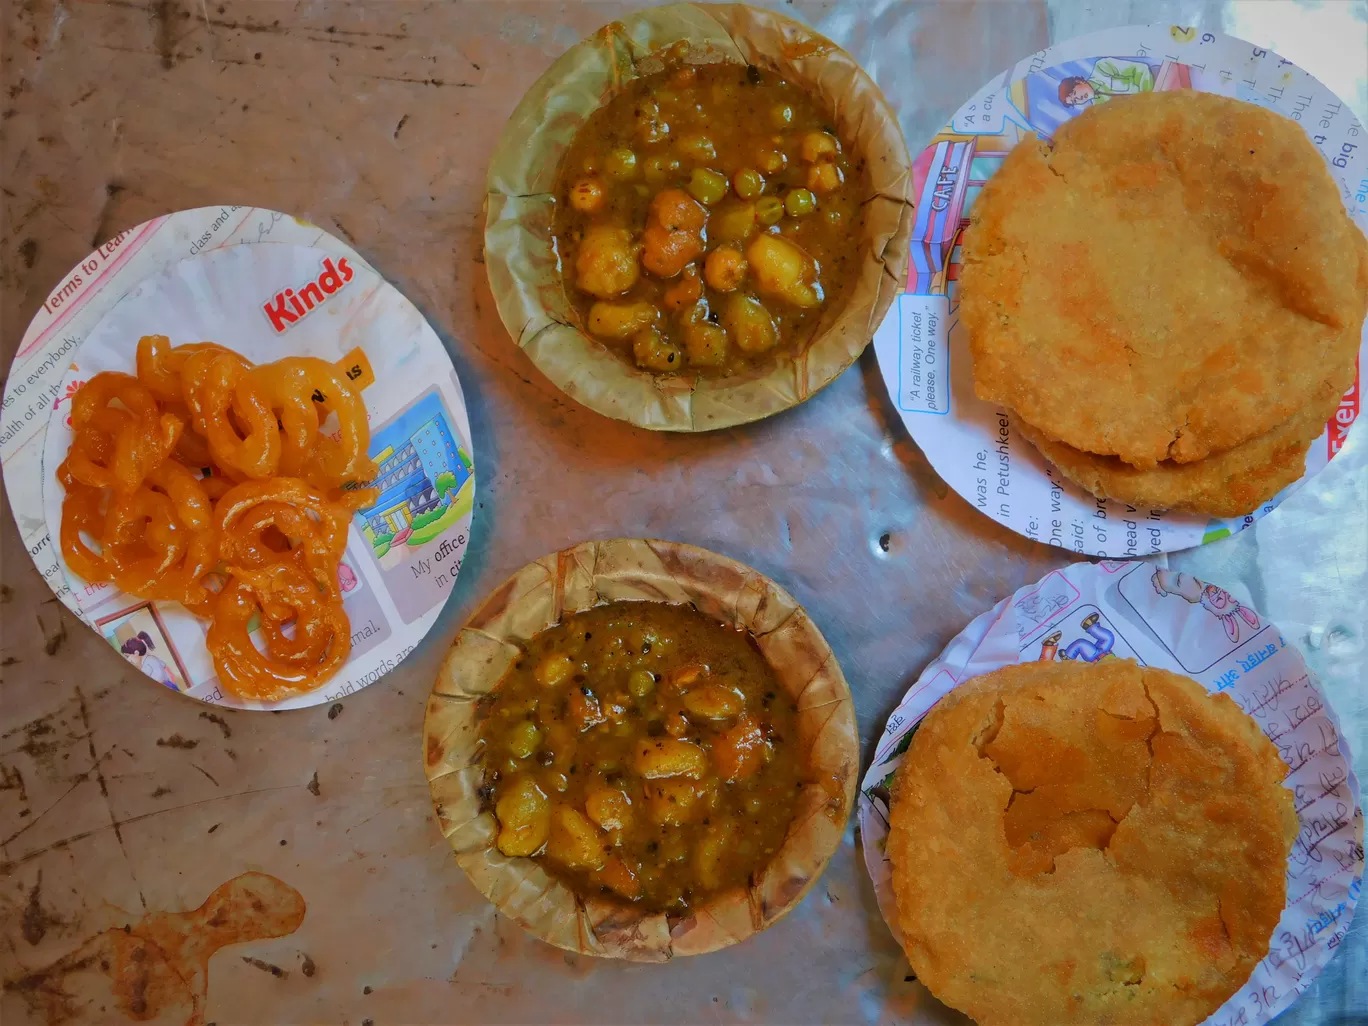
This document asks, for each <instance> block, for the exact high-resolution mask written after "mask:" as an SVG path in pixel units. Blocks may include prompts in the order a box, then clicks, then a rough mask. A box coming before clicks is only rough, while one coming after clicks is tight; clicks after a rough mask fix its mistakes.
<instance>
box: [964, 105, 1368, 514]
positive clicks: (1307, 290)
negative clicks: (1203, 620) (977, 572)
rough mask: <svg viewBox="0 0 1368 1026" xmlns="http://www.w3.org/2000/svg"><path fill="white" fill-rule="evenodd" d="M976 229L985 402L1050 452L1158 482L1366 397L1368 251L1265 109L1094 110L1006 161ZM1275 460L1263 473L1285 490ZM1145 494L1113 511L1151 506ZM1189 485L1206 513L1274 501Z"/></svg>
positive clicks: (976, 318) (1306, 145) (969, 308)
mask: <svg viewBox="0 0 1368 1026" xmlns="http://www.w3.org/2000/svg"><path fill="white" fill-rule="evenodd" d="M972 217H973V220H972V224H971V226H970V228H969V230H968V231H967V232H966V234H965V239H964V248H963V259H964V264H963V269H962V272H961V277H960V288H961V292H960V313H961V317H962V321H963V324H964V327H965V329H966V332H967V335H968V340H969V346H970V351H971V353H972V357H973V368H974V384H975V390H976V392H977V394H978V395H979V397H980V398H982V399H985V400H988V401H990V402H993V403H997V404H1001V405H1004V406H1007V407H1010V408H1011V409H1013V410H1015V411H1016V412H1017V413H1018V414H1019V417H1020V419H1022V420H1024V421H1026V422H1027V423H1029V425H1030V426H1031V427H1032V428H1033V433H1034V435H1036V436H1038V437H1041V438H1043V439H1045V440H1047V441H1049V442H1054V443H1059V444H1062V445H1065V446H1068V447H1070V448H1071V449H1074V450H1077V451H1079V452H1081V453H1087V454H1093V455H1096V456H1101V457H1115V458H1116V459H1117V460H1118V461H1120V462H1123V463H1125V464H1129V465H1130V466H1133V467H1136V468H1138V469H1140V470H1144V471H1153V470H1156V469H1165V468H1171V467H1173V466H1177V465H1187V464H1192V463H1194V462H1198V461H1202V460H1205V459H1207V458H1209V457H1212V456H1215V455H1219V454H1222V453H1226V452H1229V451H1231V450H1234V449H1235V448H1236V447H1238V446H1242V445H1245V444H1246V443H1251V442H1254V441H1256V440H1259V439H1264V440H1265V444H1264V445H1263V447H1262V448H1260V447H1258V446H1256V447H1255V448H1256V449H1258V450H1259V451H1260V452H1263V451H1265V450H1267V449H1268V448H1269V447H1268V445H1267V444H1266V441H1267V439H1268V437H1269V436H1270V433H1272V432H1276V431H1277V430H1278V429H1279V428H1280V427H1282V426H1283V425H1286V424H1287V422H1289V421H1291V420H1293V419H1295V418H1298V417H1302V416H1304V415H1307V414H1309V413H1311V412H1312V411H1318V410H1324V409H1327V408H1328V409H1333V407H1334V404H1335V403H1336V402H1337V401H1338V400H1339V398H1340V396H1341V395H1342V394H1343V393H1344V391H1345V390H1346V389H1348V388H1349V387H1350V386H1351V385H1352V383H1353V381H1354V374H1355V357H1356V354H1357V352H1358V348H1359V344H1360V337H1361V332H1362V327H1363V320H1364V315H1365V312H1368V243H1365V240H1364V237H1363V234H1362V232H1360V231H1359V229H1358V228H1357V226H1356V225H1355V224H1354V222H1353V221H1352V220H1351V219H1350V217H1349V215H1348V213H1347V212H1346V211H1345V209H1344V205H1343V203H1342V201H1341V198H1340V191H1339V189H1338V187H1337V186H1336V183H1335V181H1334V179H1333V178H1332V177H1331V175H1330V173H1329V170H1328V168H1327V165H1326V162H1325V159H1324V157H1323V156H1322V155H1321V153H1320V152H1319V151H1318V150H1317V148H1316V146H1315V145H1314V144H1313V143H1312V142H1311V140H1310V138H1309V137H1308V136H1307V134H1306V132H1305V131H1304V129H1303V128H1302V127H1301V126H1300V125H1298V124H1297V123H1296V122H1295V121H1292V120H1290V119H1288V118H1285V117H1282V116H1281V115H1278V114H1276V113H1274V112H1272V111H1269V110H1266V109H1264V108H1262V107H1259V106H1256V105H1254V104H1251V103H1245V102H1242V101H1239V100H1234V99H1229V98H1226V97H1221V96H1216V95H1212V94H1208V93H1201V92H1196V91H1193V90H1179V91H1173V92H1158V93H1148V94H1140V95H1137V96H1133V97H1126V98H1121V99H1117V100H1114V101H1112V102H1110V103H1107V104H1103V105H1100V106H1097V107H1095V108H1093V109H1090V110H1088V111H1086V112H1084V113H1083V114H1081V115H1079V116H1078V117H1077V118H1075V119H1073V120H1071V121H1069V122H1067V123H1066V124H1064V125H1063V126H1062V127H1061V128H1060V129H1059V131H1058V133H1057V134H1056V136H1055V139H1054V141H1053V145H1052V146H1051V145H1049V144H1047V143H1045V142H1044V141H1041V140H1028V141H1025V142H1023V143H1022V144H1020V145H1018V146H1017V147H1016V148H1015V149H1013V150H1012V152H1011V153H1010V154H1009V155H1008V157H1007V158H1006V159H1005V161H1004V162H1003V165H1002V167H1001V169H1000V170H999V171H998V172H997V174H995V175H994V176H993V178H992V179H991V180H990V181H989V182H988V184H987V185H986V186H985V187H984V189H983V192H982V194H981V195H980V196H979V198H978V200H977V202H976V203H975V205H974V207H973V215H972ZM1298 433H1299V434H1300V433H1302V432H1298ZM1318 433H1319V432H1315V434H1318ZM1312 437H1314V434H1313V435H1312V436H1311V437H1308V438H1306V440H1305V442H1306V444H1304V445H1302V452H1303V453H1304V452H1305V449H1306V447H1307V445H1309V443H1310V441H1311V438H1312ZM1297 444H1301V443H1300V442H1299V443H1297ZM1046 455H1047V456H1049V453H1046ZM1247 456H1248V453H1246V454H1245V457H1247ZM1279 460H1282V462H1283V464H1286V462H1287V461H1286V457H1285V455H1274V456H1270V457H1269V459H1268V461H1267V464H1263V465H1260V467H1259V468H1258V469H1259V470H1261V471H1268V472H1267V473H1262V474H1259V475H1256V478H1257V479H1258V480H1263V479H1265V478H1266V479H1267V481H1268V482H1269V483H1271V482H1273V481H1281V480H1282V479H1283V478H1284V477H1285V476H1286V475H1285V473H1282V472H1279V471H1274V470H1272V469H1271V468H1270V466H1269V465H1271V464H1273V463H1276V462H1278V461H1279ZM1061 469H1064V470H1065V471H1066V473H1068V467H1067V466H1065V467H1062V468H1061ZM1229 470H1230V468H1229V467H1228V466H1227V467H1225V468H1219V469H1217V470H1215V471H1213V472H1212V474H1213V475H1214V476H1215V477H1216V478H1230V477H1231V476H1232V475H1231V474H1230V472H1229ZM1069 476H1071V477H1074V478H1075V480H1082V483H1084V484H1085V485H1087V481H1086V480H1083V479H1084V478H1087V477H1088V476H1089V475H1088V474H1080V473H1073V474H1069ZM1094 476H1095V475H1094ZM1236 476H1238V475H1236ZM1298 476H1299V475H1298ZM1112 477H1113V478H1117V477H1118V475H1112ZM1131 483H1133V482H1128V481H1119V480H1114V481H1113V482H1112V484H1113V490H1114V492H1115V494H1112V495H1111V497H1114V498H1119V499H1124V500H1125V501H1130V502H1135V503H1136V504H1142V502H1141V501H1137V500H1142V501H1143V498H1144V497H1143V496H1142V495H1141V493H1139V492H1134V493H1125V494H1123V493H1124V492H1126V488H1127V486H1128V485H1129V484H1131ZM1148 483H1149V484H1153V481H1149V482H1148ZM1177 490H1178V491H1179V492H1183V491H1186V492H1188V493H1190V494H1191V495H1192V496H1193V499H1192V501H1190V502H1189V504H1188V508H1192V509H1195V510H1197V511H1199V512H1215V507H1221V508H1229V507H1230V506H1232V505H1234V506H1237V507H1243V508H1242V509H1239V510H1238V512H1248V511H1249V510H1250V509H1252V508H1253V507H1254V506H1256V505H1257V504H1258V502H1260V501H1263V500H1264V499H1266V498H1269V497H1271V494H1272V493H1271V492H1267V489H1266V488H1265V487H1262V486H1261V487H1257V488H1254V489H1252V491H1250V490H1248V489H1246V491H1249V493H1250V494H1251V495H1254V496H1255V497H1254V498H1253V499H1251V500H1249V501H1248V502H1246V500H1245V499H1244V498H1236V497H1235V496H1234V495H1224V494H1222V495H1219V496H1218V499H1219V501H1216V502H1214V503H1213V502H1211V501H1208V500H1209V498H1210V496H1209V495H1207V494H1205V492H1207V491H1210V490H1211V489H1205V490H1204V489H1202V488H1196V489H1194V488H1193V487H1192V486H1191V484H1190V483H1189V484H1186V485H1179V486H1177ZM1274 490H1275V491H1276V489H1274ZM1161 491H1162V489H1161ZM1097 494H1099V495H1101V494H1102V491H1101V490H1097Z"/></svg>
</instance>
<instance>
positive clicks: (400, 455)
mask: <svg viewBox="0 0 1368 1026" xmlns="http://www.w3.org/2000/svg"><path fill="white" fill-rule="evenodd" d="M372 444H373V445H378V446H380V448H379V449H378V451H376V452H374V453H373V454H372V457H371V458H372V459H374V460H375V462H376V463H377V464H378V465H379V474H378V475H377V476H376V478H375V481H374V484H373V486H374V487H376V488H379V489H380V495H379V497H378V498H377V499H376V500H375V502H374V503H373V504H372V505H370V506H368V507H366V508H364V509H361V510H358V511H357V514H356V515H357V518H358V519H359V520H360V521H361V522H362V524H363V525H364V527H365V528H366V533H367V534H368V535H369V537H370V539H371V541H372V545H377V544H378V545H383V546H385V547H386V548H388V546H389V545H398V544H400V543H402V542H404V541H407V540H408V539H410V538H411V537H412V536H413V532H414V531H416V530H418V529H419V528H421V527H425V526H428V525H430V524H435V522H436V521H437V520H439V519H440V518H441V517H442V515H443V513H445V512H446V511H447V510H448V508H449V507H450V505H451V503H452V502H453V501H454V500H455V499H456V497H457V495H458V494H460V492H461V491H462V486H463V485H465V483H466V482H467V481H468V480H469V478H470V476H471V472H472V469H473V468H472V466H471V461H470V456H469V455H468V454H467V453H466V451H465V449H464V448H462V446H461V445H460V443H459V442H458V441H457V440H456V438H455V436H454V435H453V433H452V430H451V426H450V424H449V423H448V421H447V417H446V411H445V410H444V409H443V407H442V405H441V402H440V400H439V399H438V397H437V396H436V395H429V396H428V397H426V398H425V399H423V400H420V401H419V402H418V403H416V404H415V405H414V406H412V407H410V408H409V409H408V410H406V411H404V413H403V414H401V415H400V416H399V417H397V418H396V419H395V420H394V421H393V422H391V423H390V424H389V425H387V426H386V427H385V428H384V429H383V430H382V431H380V432H379V433H378V434H377V436H376V437H375V438H374V440H373V443H372ZM424 540H426V539H424Z"/></svg>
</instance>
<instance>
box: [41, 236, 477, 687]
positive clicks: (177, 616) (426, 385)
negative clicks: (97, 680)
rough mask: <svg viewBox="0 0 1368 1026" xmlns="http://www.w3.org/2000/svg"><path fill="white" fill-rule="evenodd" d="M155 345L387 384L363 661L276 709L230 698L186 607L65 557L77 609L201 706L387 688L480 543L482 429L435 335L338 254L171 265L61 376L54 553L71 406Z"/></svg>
mask: <svg viewBox="0 0 1368 1026" xmlns="http://www.w3.org/2000/svg"><path fill="white" fill-rule="evenodd" d="M287 289H289V290H291V291H290V292H287V291H286V290H287ZM153 333H155V334H162V335H167V336H169V337H170V339H171V342H172V343H173V344H175V345H179V344H182V343H186V342H196V341H202V340H209V341H215V342H218V343H220V344H222V345H225V346H228V347H230V348H232V349H234V350H236V351H238V352H240V353H242V354H243V355H244V356H246V357H247V358H248V359H250V360H252V361H254V362H257V363H266V362H269V361H271V360H275V359H279V358H280V357H282V356H286V355H307V356H317V357H321V358H323V359H326V360H329V361H333V362H339V363H345V364H346V365H347V366H348V367H350V366H352V365H353V364H355V363H356V362H357V361H358V360H361V361H362V362H364V363H368V364H369V366H370V368H371V370H372V372H373V374H374V378H375V380H374V382H373V383H371V384H369V385H368V386H366V388H365V390H364V391H363V392H362V398H363V399H364V400H365V405H366V412H367V414H368V416H369V418H370V428H371V444H370V455H371V458H372V459H374V460H375V462H376V463H377V464H379V466H380V476H379V477H378V478H377V483H378V486H379V487H380V488H382V489H383V491H382V493H381V495H380V497H379V499H378V500H377V502H376V503H375V504H374V505H372V506H370V507H367V508H365V509H362V510H360V511H358V512H357V514H356V516H355V517H354V518H353V520H352V524H351V530H350V532H349V537H348V541H347V550H346V554H345V556H344V559H343V568H342V569H341V570H340V572H339V573H340V578H341V581H342V590H343V605H344V608H345V609H346V612H347V616H348V617H349V619H350V621H351V627H352V652H351V655H350V657H349V658H348V659H347V662H346V663H345V664H343V666H342V669H341V670H340V671H339V672H338V674H337V675H336V676H335V677H334V678H333V679H331V680H330V681H328V682H327V683H326V684H325V685H323V686H322V687H320V688H318V689H316V690H314V691H311V692H308V693H306V694H302V695H296V696H293V697H291V698H288V699H285V700H283V701H281V702H275V703H261V702H253V701H246V700H243V699H239V698H237V697H236V696H233V695H231V694H229V693H227V692H226V691H224V690H223V689H222V688H221V687H219V684H218V680H217V678H216V676H215V673H214V668H213V664H212V662H211V660H210V658H209V654H208V652H207V650H206V649H205V645H204V637H205V630H206V628H207V623H206V622H205V621H203V620H200V619H198V618H196V617H194V616H192V615H191V614H190V613H188V612H187V611H186V610H185V609H184V608H183V607H181V606H180V605H178V604H176V603H167V602H148V601H145V600H142V599H138V598H134V597H131V596H128V595H125V594H123V593H121V592H119V591H118V590H117V589H115V588H114V587H113V586H112V585H109V584H102V585H90V584H87V583H86V582H85V581H82V580H81V579H80V578H78V577H76V576H75V575H74V574H73V573H72V572H71V571H70V570H69V569H68V568H67V567H66V565H65V563H64V562H63V561H62V560H61V553H60V552H55V555H56V557H57V559H58V562H59V565H60V567H61V572H62V573H63V574H64V575H65V578H66V581H67V583H68V585H69V586H70V589H71V591H70V596H69V602H70V603H73V604H74V608H75V609H76V610H77V612H79V614H80V615H81V618H82V619H84V620H85V621H86V623H88V624H89V625H90V626H91V627H93V628H94V629H95V630H96V631H98V632H99V633H100V635H101V636H102V637H104V638H105V639H106V640H108V641H109V643H110V644H111V645H113V646H114V648H115V649H116V650H120V651H122V650H123V648H124V646H125V644H126V643H127V642H128V641H129V639H131V638H140V639H141V640H142V641H143V643H144V646H145V645H146V642H147V640H148V638H150V639H151V640H152V645H151V649H150V651H149V652H146V653H145V654H137V653H131V654H128V655H126V658H128V659H129V661H130V662H133V663H134V664H135V665H138V666H139V668H140V669H141V670H142V671H143V672H144V673H145V674H146V675H147V676H149V677H151V678H152V679H154V680H156V681H158V683H161V684H164V685H166V686H167V687H170V688H173V689H174V690H176V691H180V692H183V693H185V694H187V695H189V696H190V697H192V698H197V699H199V700H201V701H205V702H212V703H215V704H222V705H230V706H234V707H237V708H250V709H262V708H270V709H292V708H300V707H303V706H309V705H317V704H319V703H321V702H330V701H333V700H334V699H336V698H338V697H339V696H341V695H345V694H350V693H351V692H353V691H355V690H357V689H358V688H362V687H365V686H366V685H367V684H370V683H372V682H374V681H375V680H378V679H379V678H380V677H381V676H382V675H383V674H385V673H386V672H388V671H389V670H392V669H393V668H394V667H395V666H396V665H397V664H398V663H399V661H400V660H402V659H403V658H404V656H406V655H407V654H408V653H409V652H410V651H412V650H413V648H414V646H415V645H417V643H418V642H419V641H420V640H421V639H422V637H423V635H424V634H426V633H427V631H428V628H429V627H431V626H432V623H433V621H434V620H435V619H436V617H437V613H438V611H439V610H440V609H441V606H442V603H443V602H444V601H445V600H446V597H447V595H448V594H450V592H451V586H452V584H453V582H454V581H455V579H456V575H457V573H459V571H460V568H461V560H462V557H463V554H464V552H465V548H466V545H467V542H468V540H469V536H470V518H471V509H472V506H473V502H474V494H475V472H474V463H473V457H472V446H471V440H470V425H469V422H468V420H467V416H466V408H465V400H464V397H463V396H462V393H461V385H460V382H459V381H458V380H457V378H456V373H455V370H454V369H453V368H452V365H451V361H450V359H449V358H448V357H447V354H446V351H445V350H444V349H443V348H442V344H441V342H440V341H439V340H438V338H437V336H436V334H435V333H434V332H433V330H432V328H431V327H430V326H429V325H428V323H427V322H426V321H425V320H424V319H423V316H422V314H420V313H419V312H418V310H417V309H416V308H415V307H414V306H413V304H412V303H410V302H409V301H408V300H407V299H405V298H404V297H403V296H402V295H401V294H400V293H399V292H398V291H397V290H396V289H395V288H394V287H393V286H391V285H390V284H389V283H388V282H386V281H385V280H384V279H383V278H381V277H380V276H379V275H378V274H376V273H375V271H374V270H372V269H371V268H370V267H368V266H366V265H365V264H363V263H359V262H358V263H353V262H352V258H351V257H350V256H349V255H340V254H338V253H336V252H335V251H332V250H330V249H326V248H321V247H311V246H295V245H284V244H277V245H270V246H227V247H221V248H218V249H214V250H210V251H206V252H201V253H197V254H196V255H194V256H190V257H187V258H186V259H184V260H180V261H178V262H176V263H172V264H170V265H168V266H166V267H165V268H164V269H162V270H161V271H160V272H158V273H157V274H154V275H153V276H152V277H150V278H147V279H146V280H144V281H142V282H141V283H139V284H138V285H136V286H134V288H133V289H132V290H131V291H129V292H128V293H127V294H126V295H125V296H124V297H123V298H122V299H121V300H120V301H119V302H118V303H117V304H115V305H114V306H113V307H112V308H111V309H109V310H108V311H107V312H106V313H105V315H104V316H103V317H102V318H100V320H99V321H98V322H97V323H96V324H94V326H93V327H92V328H91V329H90V331H89V333H88V334H87V335H86V337H85V341H84V344H83V345H82V346H81V349H80V352H79V354H77V355H76V356H75V358H74V359H72V358H67V360H66V362H65V364H64V367H65V374H64V375H63V376H62V378H61V381H60V384H59V385H58V386H57V387H56V393H55V394H56V396H57V399H56V402H55V404H54V405H53V407H52V411H51V414H50V416H49V422H48V429H47V436H46V439H45V441H44V445H43V457H42V466H41V480H42V481H43V483H44V484H43V497H42V499H43V514H44V517H45V519H46V522H47V533H48V536H49V537H50V538H57V537H59V532H60V524H61V510H62V499H63V496H64V494H65V490H64V489H63V488H62V486H61V484H60V483H59V482H58V481H57V479H56V474H55V470H56V467H57V466H58V464H59V463H61V461H62V459H63V458H64V457H65V455H66V451H67V449H68V447H69V446H70V444H71V427H70V423H69V421H68V416H69V409H70V403H69V399H70V397H71V396H72V395H73V394H74V393H75V391H76V390H77V389H78V388H79V387H80V385H81V384H82V383H83V382H85V381H87V380H89V379H90V378H91V377H92V376H94V375H95V374H97V373H99V372H100V371H106V370H119V371H125V372H127V371H130V370H132V368H133V366H134V354H135V350H136V347H137V342H138V339H139V338H140V337H141V336H142V335H146V334H153ZM358 350H359V353H360V354H361V355H360V356H358ZM324 430H327V425H326V424H325V425H324ZM139 647H143V646H139Z"/></svg>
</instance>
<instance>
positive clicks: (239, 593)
mask: <svg viewBox="0 0 1368 1026" xmlns="http://www.w3.org/2000/svg"><path fill="white" fill-rule="evenodd" d="M231 571H232V576H231V577H230V578H229V580H228V583H227V585H225V586H224V589H223V591H222V592H220V593H219V596H218V599H217V601H216V602H215V603H214V618H213V622H212V623H210V625H209V634H208V637H207V638H206V639H205V643H206V645H207V646H208V648H209V652H210V654H211V655H212V656H213V659H214V668H215V670H217V671H218V677H219V683H220V684H222V685H223V686H224V687H225V688H227V689H228V690H229V691H231V692H232V693H233V694H235V695H238V696H240V697H243V698H254V699H259V700H262V701H275V700H278V699H281V698H284V697H286V696H288V695H292V694H297V693H298V692H300V691H307V690H309V689H311V688H314V687H317V686H318V685H319V684H321V683H322V682H323V681H325V680H327V679H328V678H329V677H331V676H332V675H333V674H334V673H336V672H337V669H338V667H340V666H341V665H342V664H343V663H344V662H345V661H346V659H347V656H348V655H349V654H350V652H351V626H350V624H349V623H348V621H347V614H346V612H345V611H344V610H343V609H342V602H341V600H340V599H337V598H332V597H329V596H326V595H324V594H323V592H322V591H321V590H320V589H319V587H318V585H317V583H316V582H315V581H314V580H313V579H312V578H311V577H310V576H309V574H308V573H307V572H306V571H304V570H303V569H301V568H300V567H299V566H297V565H296V564H294V563H289V562H283V563H272V564H269V565H268V566H266V567H265V568H263V569H261V570H247V569H244V568H241V567H233V568H231ZM258 614H260V615H259V620H260V623H261V627H262V634H263V641H264V642H265V647H266V651H265V652H262V651H260V650H259V649H258V648H257V646H256V645H255V644H254V643H253V641H252V637H251V634H250V633H249V632H248V625H249V623H250V622H251V620H252V618H253V617H254V616H257V615H258ZM287 623H292V624H293V625H294V637H293V638H287V637H286V636H285V634H284V633H283V629H284V626H285V625H286V624H287Z"/></svg>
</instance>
